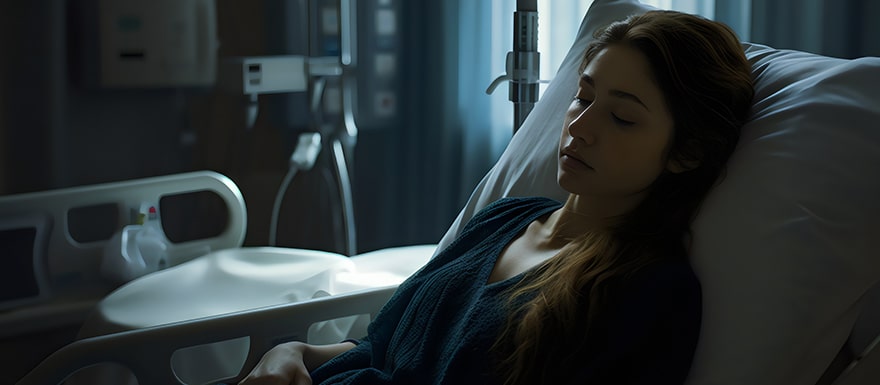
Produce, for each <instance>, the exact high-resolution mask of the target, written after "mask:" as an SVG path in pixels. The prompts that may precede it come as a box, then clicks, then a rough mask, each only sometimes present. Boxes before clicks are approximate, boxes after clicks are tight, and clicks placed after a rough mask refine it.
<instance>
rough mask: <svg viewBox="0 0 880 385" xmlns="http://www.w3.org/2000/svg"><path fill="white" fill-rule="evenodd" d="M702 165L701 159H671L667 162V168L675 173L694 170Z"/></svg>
mask: <svg viewBox="0 0 880 385" xmlns="http://www.w3.org/2000/svg"><path fill="white" fill-rule="evenodd" d="M699 166H700V161H698V160H694V159H691V160H682V159H669V161H667V162H666V169H667V170H669V172H671V173H673V174H680V173H683V172H685V171H690V170H693V169H695V168H697V167H699Z"/></svg>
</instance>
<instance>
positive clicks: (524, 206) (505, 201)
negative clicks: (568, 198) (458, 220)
mask: <svg viewBox="0 0 880 385" xmlns="http://www.w3.org/2000/svg"><path fill="white" fill-rule="evenodd" d="M560 206H562V203H560V202H559V201H556V200H553V199H550V198H544V197H504V198H500V199H498V200H496V201H494V202H492V203H490V204H488V205H487V206H486V207H484V208H483V209H482V210H480V211H479V212H477V214H476V215H474V218H473V220H474V221H480V220H485V219H488V218H493V217H497V216H499V215H518V214H521V213H528V212H532V211H535V210H547V209H550V208H557V207H560Z"/></svg>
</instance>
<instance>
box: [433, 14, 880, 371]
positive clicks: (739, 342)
mask: <svg viewBox="0 0 880 385" xmlns="http://www.w3.org/2000/svg"><path fill="white" fill-rule="evenodd" d="M649 9H651V8H650V7H648V6H645V5H642V4H639V3H638V2H637V1H634V0H617V1H602V0H596V1H594V2H593V5H592V6H591V7H590V9H589V11H588V12H587V15H586V17H585V18H584V21H583V23H582V25H581V30H580V32H579V33H578V38H577V40H576V41H575V43H574V45H573V46H572V48H571V50H570V51H569V53H568V55H567V57H566V59H565V61H564V62H563V64H562V65H561V67H560V69H559V72H558V73H557V76H556V78H555V79H554V81H553V83H551V85H550V86H549V88H548V89H547V91H546V92H545V94H544V97H543V98H542V99H541V101H539V102H538V104H537V105H536V106H535V109H534V110H533V111H532V113H531V114H530V116H529V118H528V119H526V121H525V122H524V124H523V127H522V128H521V129H520V130H519V131H518V132H517V134H516V135H514V137H513V139H512V140H511V142H510V144H509V145H508V148H507V150H506V151H505V152H504V154H503V155H502V156H501V158H500V159H499V161H498V163H497V164H496V165H495V166H494V167H493V168H492V169H491V170H490V171H489V173H488V174H487V175H486V176H485V177H484V178H483V180H482V181H481V182H480V183H479V184H478V186H477V187H476V189H475V190H474V193H473V195H472V196H471V198H470V200H469V201H468V203H467V204H466V206H465V207H464V208H463V209H462V211H461V213H460V214H459V216H458V218H457V219H456V221H455V222H454V223H453V225H452V226H451V227H450V229H449V231H448V232H447V234H446V235H445V236H444V238H443V240H441V245H440V247H441V248H442V247H444V246H445V245H446V244H448V243H449V242H450V241H451V240H452V239H453V238H454V237H455V236H456V235H457V234H458V232H459V230H460V228H461V226H463V225H464V224H465V223H466V222H467V220H468V219H470V217H471V216H472V215H473V214H474V213H475V212H476V211H478V210H479V209H480V208H482V207H484V206H485V205H486V204H488V203H490V202H492V201H494V200H496V199H498V198H500V197H503V196H526V195H539V196H547V197H551V198H555V199H559V200H564V199H565V197H566V196H567V194H566V193H565V192H564V191H563V190H561V189H560V188H559V187H558V185H557V184H556V162H557V140H558V136H559V133H560V130H561V126H562V118H563V114H564V110H565V109H566V107H567V106H568V104H569V103H568V100H569V99H570V98H571V97H572V96H573V95H574V93H575V89H576V76H577V75H578V74H577V67H578V64H579V60H580V55H581V54H582V53H583V51H584V49H585V47H586V44H587V43H588V42H589V40H590V39H591V37H592V32H593V31H594V30H595V29H597V28H599V27H602V26H604V25H607V24H608V23H609V22H611V21H614V20H619V19H623V18H624V17H625V16H627V15H629V14H633V13H641V12H644V11H647V10H649ZM745 49H746V55H747V57H748V58H749V60H750V61H751V62H752V64H753V73H754V76H755V80H756V84H755V87H756V95H755V102H754V106H753V111H752V113H753V118H752V120H751V121H750V122H749V123H748V124H746V126H745V127H743V135H742V138H741V140H740V143H739V147H738V148H737V150H736V152H735V153H734V155H733V156H732V158H731V160H730V164H729V168H728V173H727V177H726V179H725V180H724V181H723V182H722V183H721V184H720V185H719V186H718V187H717V188H715V189H714V190H713V191H712V193H711V194H710V195H709V197H708V198H707V200H706V202H705V203H704V205H703V208H702V210H701V212H700V214H699V215H698V217H697V219H696V221H695V223H694V226H693V230H694V249H693V250H692V263H693V265H694V269H695V271H696V272H697V275H698V276H699V277H700V280H701V282H702V285H703V298H704V309H703V310H704V314H703V326H702V331H701V337H700V342H699V344H698V347H697V352H696V356H695V360H694V366H693V368H692V370H691V376H690V378H689V380H688V384H695V385H696V384H700V385H733V384H738V385H739V384H748V385H762V384H767V385H771V384H772V385H778V384H786V385H801V384H803V385H813V384H815V383H816V382H817V380H818V379H819V377H820V376H821V374H822V373H823V372H824V370H825V369H826V368H827V366H828V364H829V363H830V362H831V360H832V359H833V357H834V356H835V355H836V354H837V352H838V351H839V350H840V348H841V346H842V345H843V344H844V342H845V340H846V338H847V336H848V335H849V332H850V330H851V329H852V326H853V323H854V322H855V318H856V317H857V315H858V312H859V310H860V303H859V301H860V299H861V298H862V296H863V295H864V294H865V293H866V291H868V289H869V288H871V287H872V286H874V285H875V284H877V283H878V281H880V251H878V250H880V247H878V245H877V244H876V242H875V239H877V238H880V225H878V223H880V222H878V218H880V202H878V197H880V129H878V127H877V124H878V122H880V90H878V86H880V59H878V58H864V59H858V60H843V59H834V58H828V57H823V56H819V55H813V54H808V53H804V52H797V51H785V50H776V49H773V48H769V47H765V46H760V45H754V44H746V45H745Z"/></svg>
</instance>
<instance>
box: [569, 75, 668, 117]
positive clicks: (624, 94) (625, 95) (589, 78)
mask: <svg viewBox="0 0 880 385" xmlns="http://www.w3.org/2000/svg"><path fill="white" fill-rule="evenodd" d="M581 83H586V84H589V85H590V86H592V87H594V88H595V87H596V81H595V80H593V77H592V76H590V75H587V74H581ZM608 94H610V95H611V96H616V97H618V98H621V99H626V100H629V101H633V102H636V103H638V104H640V105H641V106H642V107H645V109H646V110H648V111H651V109H650V108H648V106H647V105H645V103H644V102H642V99H639V97H638V96H635V95H633V94H631V93H629V92H625V91H621V90H614V89H613V90H609V91H608Z"/></svg>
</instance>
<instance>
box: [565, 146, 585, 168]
mask: <svg viewBox="0 0 880 385" xmlns="http://www.w3.org/2000/svg"><path fill="white" fill-rule="evenodd" d="M559 156H560V158H561V159H562V161H563V162H564V163H574V165H580V166H581V167H586V168H588V169H590V170H593V166H590V164H589V163H587V162H586V161H585V160H584V158H582V157H581V156H580V155H578V153H577V152H576V151H575V150H574V149H573V148H571V147H565V148H563V149H562V151H561V154H560V155H559Z"/></svg>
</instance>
